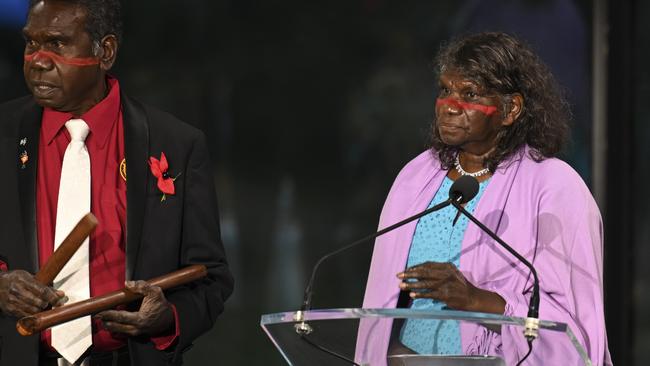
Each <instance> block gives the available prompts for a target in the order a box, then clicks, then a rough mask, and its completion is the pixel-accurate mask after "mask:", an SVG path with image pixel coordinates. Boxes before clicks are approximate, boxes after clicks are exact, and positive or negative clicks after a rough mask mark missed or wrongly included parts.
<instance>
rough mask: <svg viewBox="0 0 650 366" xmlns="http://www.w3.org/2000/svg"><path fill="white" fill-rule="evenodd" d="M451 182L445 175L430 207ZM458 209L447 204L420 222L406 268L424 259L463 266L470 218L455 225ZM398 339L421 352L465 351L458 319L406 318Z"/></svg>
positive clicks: (421, 304) (416, 304)
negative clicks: (461, 343) (461, 264)
mask: <svg viewBox="0 0 650 366" xmlns="http://www.w3.org/2000/svg"><path fill="white" fill-rule="evenodd" d="M488 182H489V179H488V180H486V181H483V182H481V183H480V184H479V191H478V194H477V195H476V197H474V199H472V200H471V201H469V202H468V203H467V204H466V205H465V209H466V210H467V211H469V212H473V211H474V208H475V207H476V204H477V203H478V201H479V200H480V199H481V196H482V195H483V192H484V191H485V187H487V184H488ZM452 184H453V181H452V180H451V179H449V178H447V177H445V179H444V181H443V182H442V185H441V186H440V188H439V189H438V192H436V195H435V196H434V197H433V199H432V200H431V203H430V204H429V207H432V206H433V205H435V204H438V203H440V202H442V201H444V200H446V199H447V198H448V197H449V188H450V187H451V185H452ZM456 212H457V211H456V209H455V208H454V207H453V206H448V207H445V208H444V209H442V210H440V211H437V212H434V213H431V214H429V215H427V216H424V217H422V218H421V219H420V220H419V221H418V223H417V226H416V228H415V234H413V241H412V242H411V249H410V251H409V257H408V261H407V264H406V266H407V267H411V266H414V265H417V264H420V263H424V262H451V263H453V264H454V265H455V266H456V267H458V266H459V265H460V250H461V245H462V241H463V236H464V234H465V229H467V224H468V223H469V219H467V218H466V217H465V216H463V215H461V216H460V217H459V219H458V221H457V222H456V225H452V223H453V220H454V218H455V217H456ZM410 308H411V309H419V310H441V309H445V308H446V304H445V303H443V302H440V301H435V300H431V299H415V300H413V301H412V303H411V305H410ZM399 338H400V342H402V344H404V345H405V346H407V347H408V348H410V349H412V350H414V351H415V352H417V353H419V354H440V355H454V354H461V352H462V351H461V345H460V330H459V327H458V322H456V321H444V320H443V321H441V320H435V319H432V320H407V321H405V322H404V325H403V326H402V329H401V331H400V335H399Z"/></svg>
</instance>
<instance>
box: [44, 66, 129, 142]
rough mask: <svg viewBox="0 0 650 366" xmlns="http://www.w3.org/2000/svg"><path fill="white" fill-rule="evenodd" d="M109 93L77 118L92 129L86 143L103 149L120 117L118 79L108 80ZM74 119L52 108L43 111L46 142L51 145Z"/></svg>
mask: <svg viewBox="0 0 650 366" xmlns="http://www.w3.org/2000/svg"><path fill="white" fill-rule="evenodd" d="M106 82H107V83H108V88H109V92H108V95H107V96H106V98H104V99H103V100H102V101H101V102H99V103H97V104H96V105H95V106H93V107H92V108H91V109H90V110H89V111H88V112H86V113H84V114H83V115H82V116H80V117H77V118H80V119H83V120H84V121H85V122H86V123H87V124H88V127H89V128H90V135H88V139H87V140H86V141H88V142H91V141H94V143H95V144H96V145H97V146H99V147H100V148H103V147H104V145H106V141H107V140H108V136H109V135H110V133H111V130H112V129H113V126H114V125H115V122H117V120H118V119H119V116H120V106H121V103H120V83H119V82H118V81H117V79H116V78H114V77H112V76H108V77H107V78H106ZM72 118H74V116H73V115H72V114H71V113H67V112H59V111H55V110H53V109H50V108H45V109H44V111H43V125H42V127H41V131H42V133H43V137H44V138H45V142H46V143H47V144H48V145H49V144H50V143H52V141H53V140H54V138H55V137H56V136H57V135H58V134H59V131H61V129H62V128H63V126H65V123H66V122H68V121H69V120H71V119H72Z"/></svg>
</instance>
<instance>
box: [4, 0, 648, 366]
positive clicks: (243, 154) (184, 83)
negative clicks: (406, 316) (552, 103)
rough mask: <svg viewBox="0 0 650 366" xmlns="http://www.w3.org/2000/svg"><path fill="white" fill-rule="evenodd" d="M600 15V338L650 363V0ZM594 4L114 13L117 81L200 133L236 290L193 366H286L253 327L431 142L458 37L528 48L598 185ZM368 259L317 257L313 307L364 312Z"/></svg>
mask: <svg viewBox="0 0 650 366" xmlns="http://www.w3.org/2000/svg"><path fill="white" fill-rule="evenodd" d="M26 2H27V1H26V0H0V101H4V100H9V99H12V98H14V97H18V96H21V95H24V94H25V93H26V89H25V87H24V85H23V80H22V73H21V66H22V48H23V41H22V38H21V36H20V29H21V27H22V24H23V22H24V18H25V12H26ZM603 3H605V4H606V5H607V8H608V10H609V23H608V24H606V25H605V26H607V29H609V33H608V35H609V39H608V41H607V47H609V53H608V57H607V59H608V65H609V66H608V67H609V68H608V72H607V76H608V78H609V83H610V84H609V86H608V88H607V90H606V91H605V92H606V93H607V104H608V108H609V114H608V120H607V126H608V130H607V131H608V141H607V145H608V149H607V157H608V161H609V163H608V165H607V166H606V168H607V172H608V174H607V187H608V189H607V191H606V193H607V195H606V196H605V197H601V198H600V202H605V203H606V205H605V204H603V207H606V208H607V209H606V210H603V215H604V218H605V228H606V255H605V260H606V274H605V276H606V308H607V322H608V333H609V338H610V349H611V351H612V353H613V357H614V361H615V364H620V365H645V364H648V362H650V355H649V354H648V352H647V351H645V350H644V349H643V348H642V347H641V346H640V345H644V344H650V317H648V316H644V312H642V311H640V310H641V309H647V308H648V307H650V294H649V291H648V283H649V282H650V269H649V268H648V266H647V265H644V262H645V259H647V258H649V257H650V253H649V252H650V249H648V246H647V243H648V242H650V227H649V225H647V222H648V220H649V219H650V217H649V216H650V211H648V210H645V209H643V208H644V207H648V206H649V205H650V202H646V201H647V198H644V197H643V195H641V194H640V192H642V189H643V188H644V183H643V182H645V181H647V179H648V178H650V173H648V172H647V169H643V167H645V166H647V165H648V164H645V161H646V160H647V159H648V157H650V147H649V146H648V145H649V144H648V143H646V142H645V141H646V140H647V138H648V137H650V127H648V124H647V121H646V118H644V117H646V115H647V113H648V112H650V111H649V110H648V109H649V108H650V106H649V105H648V103H647V102H646V100H647V99H648V97H650V87H649V86H648V85H649V84H648V83H649V82H650V80H649V79H650V77H649V76H648V73H647V71H646V68H645V67H644V65H647V64H648V63H649V61H650V54H649V53H648V49H647V45H648V41H650V39H648V38H650V34H649V32H648V30H649V29H648V27H649V26H648V25H647V21H646V22H644V19H645V18H644V17H646V16H647V15H648V14H650V5H648V4H647V2H642V1H639V0H637V1H628V2H614V1H613V0H610V2H609V3H608V2H607V1H603ZM593 9H594V3H593V2H592V1H587V0H579V1H571V0H547V1H545V0H528V1H514V0H510V1H509V0H499V1H479V0H473V1H472V0H465V1H414V0H402V1H398V0H393V1H389V0H331V1H298V0H277V1H262V0H257V1H253V0H230V1H227V0H212V1H206V0H204V1H199V0H185V1H182V2H179V1H160V0H137V1H124V2H123V12H124V21H125V37H124V42H123V44H122V46H121V49H120V52H119V57H118V63H117V65H116V67H115V69H114V74H115V75H116V76H117V77H118V78H119V79H120V82H121V85H122V87H123V89H124V90H125V91H126V92H127V93H129V94H130V95H131V96H135V97H137V98H139V99H141V100H142V101H145V102H148V103H151V104H153V105H157V106H159V107H161V108H162V109H165V110H168V111H170V112H172V113H173V114H175V115H177V116H179V117H180V118H181V119H183V120H185V121H187V122H189V123H191V124H193V125H196V126H197V127H199V128H201V129H202V130H203V131H205V133H206V134H207V135H208V139H209V141H210V149H211V153H212V158H213V163H214V168H215V170H214V173H215V185H216V189H217V192H218V195H219V199H220V211H221V219H222V234H223V239H224V243H225V245H226V249H227V251H228V256H229V259H230V262H231V265H232V268H233V271H234V274H235V278H236V290H235V293H234V295H233V297H232V298H231V299H230V300H229V302H228V303H227V308H226V312H225V313H224V315H223V316H222V317H221V318H220V319H219V321H218V322H217V325H216V326H215V328H214V329H213V330H212V331H211V332H210V333H209V334H208V335H206V336H204V337H202V338H201V339H200V340H199V341H198V342H197V345H196V347H194V349H193V350H192V351H191V352H189V353H188V356H187V358H186V360H187V364H189V365H200V364H208V363H209V364H212V363H215V362H214V361H213V360H214V357H215V356H214V355H215V354H218V355H219V356H218V357H219V358H220V359H221V360H223V362H222V363H221V364H235V365H244V364H255V365H257V364H265V365H271V364H272V365H281V364H283V361H282V359H281V357H280V354H279V353H278V352H277V351H276V350H275V349H274V347H273V344H272V343H271V342H270V341H269V340H268V339H267V338H266V335H265V334H264V333H263V331H262V329H261V328H260V326H259V320H260V316H261V315H262V314H265V313H273V312H281V311H291V310H295V309H297V308H298V307H299V305H300V302H301V299H302V290H303V288H304V285H305V282H306V277H307V275H308V273H309V271H310V268H311V266H312V265H313V263H314V262H315V261H316V260H317V258H318V257H320V256H321V255H322V254H324V253H325V252H327V251H330V250H333V249H335V248H337V247H338V246H341V245H343V244H346V243H348V242H351V241H353V240H355V239H356V238H358V237H361V236H364V235H366V234H367V233H369V232H372V231H373V230H374V229H375V227H376V224H377V219H378V216H379V212H380V210H381V206H382V204H383V200H384V198H385V195H386V193H387V192H388V189H389V188H390V184H391V182H392V180H393V178H394V177H395V175H396V174H397V172H398V171H399V169H400V168H401V166H403V165H404V164H405V163H406V162H407V161H408V160H410V159H411V158H412V157H414V156H415V155H416V154H418V153H419V152H420V151H422V150H423V149H425V148H426V147H427V141H428V131H429V128H430V121H431V119H432V115H433V101H434V98H435V93H436V90H435V85H436V80H435V77H434V75H433V73H432V59H433V56H434V55H435V53H436V51H437V50H438V48H439V47H440V44H441V42H443V41H445V40H447V39H449V38H450V37H453V36H455V35H459V34H465V33H468V32H473V31H480V30H499V31H507V32H511V33H514V34H516V35H518V36H520V37H521V38H523V39H525V40H526V41H528V42H529V43H530V44H531V45H532V46H533V48H534V49H535V50H536V51H537V52H538V53H539V54H540V55H541V57H542V58H543V59H544V60H545V61H546V62H547V63H548V64H549V66H550V67H551V69H552V70H553V72H554V74H555V75H556V76H557V78H558V79H559V80H560V82H561V83H562V84H563V86H564V87H565V88H566V92H567V96H568V98H569V100H570V102H571V105H572V110H573V113H574V125H573V143H572V145H571V146H570V147H569V149H568V150H567V152H566V154H565V155H564V158H565V159H566V160H568V161H569V163H570V164H571V165H572V166H573V167H574V168H576V170H578V171H579V173H580V174H581V175H582V177H583V178H584V179H585V181H586V182H587V183H588V184H590V185H591V186H593V183H594V182H593V181H592V172H593V166H592V165H593V163H594V162H593V161H592V160H593V159H592V153H591V151H592V148H593V146H592V137H591V135H592V123H593V122H592V92H593V80H592V79H593V77H592V67H593V59H592V49H593V46H592V37H593V30H592V29H593V27H594V22H593V20H592V19H593V18H594V10H593ZM644 45H645V46H646V47H644ZM637 166H639V168H637ZM644 244H646V245H644ZM370 254H371V246H370V245H368V246H367V247H365V248H359V249H355V250H354V251H352V252H350V253H349V254H348V255H346V256H341V257H338V258H334V259H332V260H331V261H329V262H326V264H325V265H324V266H323V267H322V269H321V274H320V276H319V278H318V280H317V293H316V295H315V297H314V301H315V304H314V305H315V307H322V308H329V307H337V308H339V307H359V306H361V301H362V296H363V289H364V286H365V281H366V278H367V270H368V265H369V260H370Z"/></svg>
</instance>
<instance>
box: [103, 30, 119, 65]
mask: <svg viewBox="0 0 650 366" xmlns="http://www.w3.org/2000/svg"><path fill="white" fill-rule="evenodd" d="M99 48H100V50H101V51H100V54H99V64H100V66H101V68H102V70H104V71H109V70H110V69H111V68H112V67H113V64H114V63H115V60H116V59H117V49H118V41H117V37H115V36H114V35H112V34H109V35H107V36H104V38H102V40H101V41H100V43H99Z"/></svg>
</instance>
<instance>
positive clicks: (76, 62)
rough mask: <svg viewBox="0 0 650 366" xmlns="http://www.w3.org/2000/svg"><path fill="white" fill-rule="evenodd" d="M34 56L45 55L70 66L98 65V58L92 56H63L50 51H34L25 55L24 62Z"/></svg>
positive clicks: (32, 58)
mask: <svg viewBox="0 0 650 366" xmlns="http://www.w3.org/2000/svg"><path fill="white" fill-rule="evenodd" d="M36 57H47V58H51V59H52V60H53V61H55V62H57V63H61V64H66V65H70V66H92V65H98V64H99V59H98V58H94V57H63V56H61V55H57V54H56V53H54V52H50V51H36V52H34V53H31V54H29V55H25V62H32V61H33V60H34V58H36Z"/></svg>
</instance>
